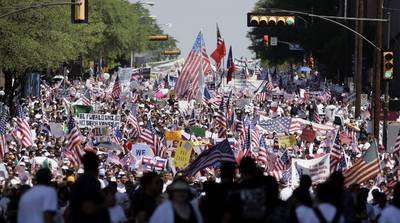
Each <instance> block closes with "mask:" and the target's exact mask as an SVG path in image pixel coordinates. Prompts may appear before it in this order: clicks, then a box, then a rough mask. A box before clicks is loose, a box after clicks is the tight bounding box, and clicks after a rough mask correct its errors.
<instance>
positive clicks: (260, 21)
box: [247, 13, 296, 27]
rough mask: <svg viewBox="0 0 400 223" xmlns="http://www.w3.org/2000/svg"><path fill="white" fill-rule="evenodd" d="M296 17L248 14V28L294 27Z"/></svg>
mask: <svg viewBox="0 0 400 223" xmlns="http://www.w3.org/2000/svg"><path fill="white" fill-rule="evenodd" d="M295 20H296V17H294V16H292V15H281V14H279V15H274V14H268V15H266V14H256V13H247V26H248V27H259V26H277V25H278V26H294V24H295Z"/></svg>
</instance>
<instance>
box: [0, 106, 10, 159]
mask: <svg viewBox="0 0 400 223" xmlns="http://www.w3.org/2000/svg"><path fill="white" fill-rule="evenodd" d="M6 124H7V114H6V113H5V112H1V114H0V159H1V160H3V158H4V155H5V154H6V153H7V152H8V146H7V139H6Z"/></svg>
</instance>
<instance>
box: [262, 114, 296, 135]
mask: <svg viewBox="0 0 400 223" xmlns="http://www.w3.org/2000/svg"><path fill="white" fill-rule="evenodd" d="M291 124H292V120H291V118H289V117H277V118H273V119H269V120H265V121H262V122H261V123H260V126H261V127H263V128H264V129H266V130H267V131H268V132H271V133H272V132H275V133H285V132H290V130H291V127H292V125H291ZM293 124H294V123H293Z"/></svg>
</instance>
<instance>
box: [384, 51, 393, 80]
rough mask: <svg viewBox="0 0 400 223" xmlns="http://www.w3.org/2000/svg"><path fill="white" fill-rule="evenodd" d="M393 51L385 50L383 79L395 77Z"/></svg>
mask: <svg viewBox="0 0 400 223" xmlns="http://www.w3.org/2000/svg"><path fill="white" fill-rule="evenodd" d="M393 67H394V66H393V52H383V79H384V80H391V79H393Z"/></svg>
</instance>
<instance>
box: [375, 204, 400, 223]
mask: <svg viewBox="0 0 400 223" xmlns="http://www.w3.org/2000/svg"><path fill="white" fill-rule="evenodd" d="M399 219H400V208H397V207H395V206H393V205H388V206H386V208H385V209H383V211H382V215H381V217H380V218H379V219H378V222H379V223H397V222H399Z"/></svg>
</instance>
